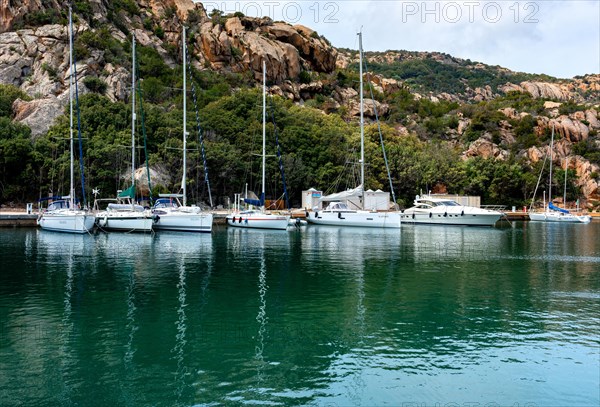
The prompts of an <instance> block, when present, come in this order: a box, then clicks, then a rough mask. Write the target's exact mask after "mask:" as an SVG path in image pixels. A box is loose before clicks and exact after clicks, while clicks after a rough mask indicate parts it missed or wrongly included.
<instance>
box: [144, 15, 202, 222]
mask: <svg viewBox="0 0 600 407" xmlns="http://www.w3.org/2000/svg"><path fill="white" fill-rule="evenodd" d="M182 38H183V41H182V42H183V58H184V63H183V176H182V179H181V188H182V193H181V194H159V195H158V196H159V199H157V200H156V203H155V204H154V209H153V211H152V212H153V213H154V215H156V216H157V218H156V223H155V224H154V228H155V229H157V230H174V231H181V232H207V233H210V232H212V224H213V215H212V213H209V212H204V211H202V210H201V209H200V207H198V206H196V205H192V206H188V205H187V188H186V172H187V101H186V100H187V87H186V67H187V50H186V35H185V27H183V37H182ZM180 199H181V200H180ZM182 201H183V202H182Z"/></svg>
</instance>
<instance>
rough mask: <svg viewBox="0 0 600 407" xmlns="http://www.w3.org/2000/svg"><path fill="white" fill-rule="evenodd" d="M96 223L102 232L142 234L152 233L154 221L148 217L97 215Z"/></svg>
mask: <svg viewBox="0 0 600 407" xmlns="http://www.w3.org/2000/svg"><path fill="white" fill-rule="evenodd" d="M96 223H97V224H98V226H99V227H100V228H102V229H103V230H109V231H118V232H141V233H144V232H151V231H152V225H153V223H154V220H153V218H151V217H148V216H131V215H115V214H99V215H96Z"/></svg>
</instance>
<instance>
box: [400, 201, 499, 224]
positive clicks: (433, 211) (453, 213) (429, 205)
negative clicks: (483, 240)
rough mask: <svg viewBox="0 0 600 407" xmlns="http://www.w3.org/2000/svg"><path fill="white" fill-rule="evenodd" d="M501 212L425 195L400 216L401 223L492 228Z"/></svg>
mask: <svg viewBox="0 0 600 407" xmlns="http://www.w3.org/2000/svg"><path fill="white" fill-rule="evenodd" d="M502 215H503V214H502V212H498V211H492V210H489V209H482V208H477V207H475V206H463V205H459V204H457V203H456V202H455V201H453V200H450V199H446V198H436V197H434V196H430V195H429V196H428V195H425V196H423V197H420V198H419V197H417V199H415V206H413V207H412V208H408V209H406V210H405V211H404V212H403V214H402V222H403V223H413V224H424V225H450V226H494V225H495V224H496V222H498V221H499V220H500V218H501V217H502Z"/></svg>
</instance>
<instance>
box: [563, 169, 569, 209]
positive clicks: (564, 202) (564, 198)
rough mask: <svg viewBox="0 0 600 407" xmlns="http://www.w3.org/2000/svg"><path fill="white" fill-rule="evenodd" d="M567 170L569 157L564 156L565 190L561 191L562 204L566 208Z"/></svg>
mask: <svg viewBox="0 0 600 407" xmlns="http://www.w3.org/2000/svg"><path fill="white" fill-rule="evenodd" d="M568 171H569V157H565V190H564V192H563V206H564V208H565V209H567V172H568Z"/></svg>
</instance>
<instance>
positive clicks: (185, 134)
mask: <svg viewBox="0 0 600 407" xmlns="http://www.w3.org/2000/svg"><path fill="white" fill-rule="evenodd" d="M182 42H183V177H182V179H181V188H182V189H183V206H187V193H186V192H187V191H186V185H185V184H186V182H185V175H186V171H187V162H186V159H187V129H186V122H187V101H186V99H187V89H186V83H185V68H186V65H187V50H186V47H185V42H186V37H185V26H184V27H183V40H182Z"/></svg>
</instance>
